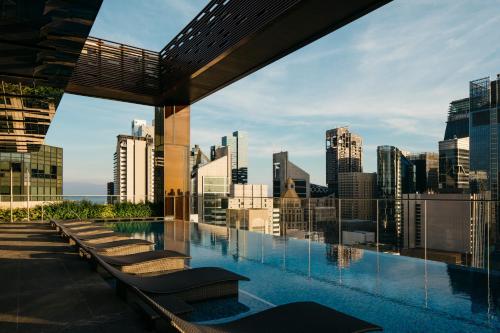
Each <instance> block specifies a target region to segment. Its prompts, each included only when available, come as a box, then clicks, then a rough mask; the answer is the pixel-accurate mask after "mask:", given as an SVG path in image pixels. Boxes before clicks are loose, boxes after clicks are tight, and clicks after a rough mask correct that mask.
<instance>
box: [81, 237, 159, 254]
mask: <svg viewBox="0 0 500 333" xmlns="http://www.w3.org/2000/svg"><path fill="white" fill-rule="evenodd" d="M82 244H83V248H84V250H86V251H87V250H89V249H92V250H94V251H95V252H97V253H98V254H103V255H106V256H123V255H129V254H134V253H140V252H147V251H151V250H153V246H154V244H153V243H151V242H150V241H147V240H144V239H131V238H129V239H122V240H117V241H112V242H108V243H99V244H91V243H87V242H81V243H80V245H82Z"/></svg>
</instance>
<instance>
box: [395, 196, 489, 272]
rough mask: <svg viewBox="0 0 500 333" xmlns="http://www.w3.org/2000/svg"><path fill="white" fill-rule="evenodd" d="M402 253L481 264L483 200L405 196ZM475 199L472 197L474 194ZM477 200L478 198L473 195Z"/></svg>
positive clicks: (455, 262)
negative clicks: (403, 251)
mask: <svg viewBox="0 0 500 333" xmlns="http://www.w3.org/2000/svg"><path fill="white" fill-rule="evenodd" d="M404 197H405V200H403V206H404V209H403V210H404V214H403V220H404V225H405V228H404V245H403V247H404V249H406V250H407V251H408V252H407V253H405V254H409V255H413V256H417V257H419V256H422V257H423V254H424V253H423V249H424V248H426V250H427V258H428V259H431V260H438V261H445V262H448V263H452V264H462V265H470V266H474V267H482V266H483V262H484V250H485V240H486V234H485V230H484V226H485V224H486V223H485V221H486V214H485V213H486V212H485V211H484V207H482V206H483V205H484V204H485V203H484V202H479V201H473V200H471V196H470V195H469V194H408V195H404ZM473 198H475V197H473ZM476 199H477V198H476Z"/></svg>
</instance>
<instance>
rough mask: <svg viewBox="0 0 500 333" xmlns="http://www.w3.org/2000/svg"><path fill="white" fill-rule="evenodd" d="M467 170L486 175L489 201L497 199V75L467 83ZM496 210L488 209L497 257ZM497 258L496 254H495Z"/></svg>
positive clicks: (499, 128)
mask: <svg viewBox="0 0 500 333" xmlns="http://www.w3.org/2000/svg"><path fill="white" fill-rule="evenodd" d="M469 87H470V95H469V99H470V121H469V124H470V126H469V135H470V137H469V141H470V170H471V172H476V173H477V172H480V173H486V175H487V177H488V181H487V182H485V183H486V185H487V191H488V192H489V194H490V195H491V200H495V201H496V200H498V199H499V198H500V196H499V189H500V186H499V178H498V176H499V175H498V172H499V157H498V155H499V154H500V142H499V137H498V136H499V135H498V133H499V131H500V123H499V120H500V119H499V112H500V74H498V75H497V78H496V80H490V78H489V77H487V78H482V79H478V80H475V81H472V82H470V86H469ZM499 212H500V207H499V205H495V207H494V208H493V209H492V230H494V232H492V235H493V237H492V242H494V243H495V244H496V245H495V248H496V251H497V253H500V221H499V220H500V213H499ZM497 255H498V254H497Z"/></svg>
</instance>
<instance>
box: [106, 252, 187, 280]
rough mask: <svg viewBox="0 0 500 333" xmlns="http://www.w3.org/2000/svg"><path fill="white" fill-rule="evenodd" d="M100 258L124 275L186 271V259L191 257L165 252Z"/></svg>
mask: <svg viewBox="0 0 500 333" xmlns="http://www.w3.org/2000/svg"><path fill="white" fill-rule="evenodd" d="M100 258H101V259H102V260H103V261H105V262H106V263H108V264H110V265H112V266H115V267H117V268H118V269H119V270H121V271H122V272H124V273H129V274H147V273H157V272H163V271H169V270H179V269H184V268H185V261H186V259H189V258H191V257H190V256H186V255H183V254H181V253H179V252H175V251H167V250H163V251H148V252H140V253H135V254H130V255H125V256H113V257H110V256H103V255H101V256H100Z"/></svg>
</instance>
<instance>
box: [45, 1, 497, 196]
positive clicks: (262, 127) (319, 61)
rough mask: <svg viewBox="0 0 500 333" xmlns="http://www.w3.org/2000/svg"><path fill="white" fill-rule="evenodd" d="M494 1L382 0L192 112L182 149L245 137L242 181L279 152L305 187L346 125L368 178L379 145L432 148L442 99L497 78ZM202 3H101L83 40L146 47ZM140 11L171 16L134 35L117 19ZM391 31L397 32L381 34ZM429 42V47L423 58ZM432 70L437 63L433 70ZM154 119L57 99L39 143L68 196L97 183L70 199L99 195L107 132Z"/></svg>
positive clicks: (121, 107) (320, 171)
mask: <svg viewBox="0 0 500 333" xmlns="http://www.w3.org/2000/svg"><path fill="white" fill-rule="evenodd" d="M498 3H499V2H498V1H487V2H483V3H481V4H471V3H465V2H451V1H449V2H440V3H439V4H429V3H419V4H415V3H403V2H394V3H391V4H389V5H387V6H385V7H383V8H381V9H380V10H377V11H375V12H374V13H372V15H369V16H366V17H363V18H361V19H360V20H358V21H356V22H353V23H352V24H351V25H349V26H347V27H345V28H343V29H341V30H339V31H338V33H337V34H332V35H330V36H327V37H325V38H323V39H321V40H319V41H318V42H316V43H314V44H312V45H310V46H308V47H306V48H304V49H302V50H299V51H298V52H296V53H294V54H292V55H290V56H288V57H286V58H285V59H282V60H281V61H278V62H277V63H275V64H272V65H271V66H269V67H268V68H265V69H264V70H262V71H261V72H259V73H256V74H253V75H252V76H250V77H248V78H246V79H244V80H242V81H241V82H238V83H236V84H234V85H232V86H230V87H228V88H227V89H225V90H224V91H220V92H218V93H216V94H214V95H213V96H210V97H209V98H207V99H206V100H205V101H202V102H200V103H197V104H195V105H193V107H192V110H193V112H192V125H193V131H192V140H191V146H193V145H194V144H196V143H198V144H200V146H201V148H202V149H203V151H204V152H206V153H207V152H208V147H209V145H210V144H212V143H213V142H216V141H217V140H218V138H219V137H220V136H221V135H224V134H226V133H230V132H232V131H233V130H236V129H238V130H244V131H246V132H248V133H249V162H250V164H249V169H250V170H251V171H250V174H249V176H250V179H249V182H250V183H267V184H269V182H270V180H271V176H272V175H271V173H270V171H269V165H270V163H271V162H270V161H271V159H272V153H273V152H278V151H280V150H283V151H285V150H287V151H289V152H290V153H291V154H293V156H294V157H293V158H294V162H295V163H296V164H297V165H299V166H300V167H301V168H303V169H305V170H307V171H308V172H309V173H310V174H311V182H314V183H319V184H324V183H325V180H324V164H325V161H324V158H325V157H324V150H323V149H324V147H323V140H324V139H323V136H324V131H325V130H327V129H330V128H335V127H339V126H343V125H346V124H349V125H350V128H351V129H352V130H355V131H356V132H358V133H360V135H362V136H363V139H364V157H365V158H364V160H363V165H364V171H366V172H373V171H375V170H376V154H375V149H376V146H378V145H383V144H394V145H396V146H398V147H400V148H401V149H405V150H410V151H415V152H419V151H433V152H437V150H438V146H437V142H438V141H439V140H442V136H443V133H444V128H445V125H446V124H445V120H446V116H447V110H448V104H449V103H450V102H451V101H452V100H456V99H460V98H464V97H467V95H468V82H469V81H471V80H474V79H477V78H480V77H484V76H493V75H495V74H496V73H497V72H498V62H497V61H496V59H498V55H499V51H498V50H496V49H495V48H492V47H491V46H490V44H489V40H491V38H492V37H493V36H494V35H492V34H494V29H491V27H492V26H493V25H494V24H496V23H497V22H498V20H499V18H498V17H490V16H489V14H490V12H491V10H492V9H493V8H495V6H496V5H497V4H498ZM203 4H205V2H204V1H198V2H196V1H195V2H193V3H192V4H191V3H189V4H186V3H185V2H181V1H169V2H168V3H167V2H161V1H152V2H151V3H149V2H148V3H147V4H140V5H137V4H134V9H133V10H132V8H131V7H130V6H129V5H128V4H123V5H122V4H121V3H119V2H117V1H115V2H113V1H109V2H106V3H105V4H104V5H103V8H102V12H101V13H102V16H100V17H99V18H98V20H97V21H96V25H95V26H94V29H93V31H92V33H93V34H95V35H99V36H101V37H103V38H108V39H112V40H117V41H120V42H124V43H131V44H134V45H138V46H143V47H149V48H153V49H155V48H158V47H159V45H160V44H161V43H162V41H163V40H164V39H165V38H166V37H168V36H166V35H168V34H170V35H173V34H174V33H175V32H177V31H178V30H179V29H180V28H181V27H183V26H184V25H185V23H187V21H188V20H189V19H190V18H191V17H192V16H193V15H194V14H195V13H196V11H197V8H199V6H201V5H203ZM150 6H160V7H161V8H165V7H167V8H168V9H169V10H170V11H171V12H173V13H177V14H179V15H172V17H174V19H172V20H169V22H165V20H160V19H159V16H153V17H152V18H150V20H155V23H158V24H157V25H159V26H160V29H153V30H154V33H152V34H150V35H149V36H148V37H147V38H144V39H139V35H135V32H134V31H132V29H131V28H133V27H128V26H125V21H126V20H127V19H130V16H133V17H134V18H135V16H136V15H140V13H141V12H143V11H145V10H147V8H149V7H150ZM146 7H147V8H146ZM430 7H432V8H433V9H435V8H434V7H440V8H441V9H442V10H446V12H447V13H448V17H446V18H443V17H439V10H432V11H431V10H430V9H431V8H430ZM117 12H119V13H123V15H124V18H126V19H123V20H121V19H119V20H116V19H115V20H114V21H113V23H114V25H111V21H110V20H109V17H108V16H110V15H111V13H113V14H115V13H117ZM142 20H144V19H143V18H142ZM156 20H158V22H156ZM137 21H138V22H140V20H139V18H138V19H137ZM454 22H460V24H455V23H454ZM476 22H482V24H480V25H478V24H477V23H476ZM422 26H425V27H426V29H421V27H422ZM419 27H420V28H419ZM395 30H404V31H405V32H406V34H401V35H404V37H400V36H399V35H398V36H395V35H394V34H391V33H389V32H390V31H395ZM116 31H120V34H116V33H115V32H116ZM140 36H144V34H140ZM384 36H385V37H384ZM451 41H453V43H451ZM452 44H453V45H452ZM331 45H337V46H338V47H335V48H332V46H331ZM436 45H440V47H439V48H438V50H439V51H438V52H435V51H434V52H432V54H431V53H430V51H429V50H431V49H434V50H435V49H436ZM479 50H481V51H479ZM426 52H427V53H426ZM445 60H446V61H445ZM435 63H441V64H443V65H442V66H439V68H436V66H435V65H433V64H435ZM463 64H467V65H463ZM389 78H391V79H389ZM287 82H294V84H293V86H291V85H290V84H287ZM354 88H356V89H354ZM315 91H316V92H315ZM365 91H366V92H365ZM360 92H361V93H360ZM311 101H312V103H311ZM367 106H369V107H367ZM228 111H231V113H229V112H228ZM113 112H116V113H113ZM117 114H118V115H120V116H119V117H117V116H116V115H117ZM271 114H273V116H270V115H271ZM376 115H378V117H376ZM152 116H153V110H152V108H149V107H144V106H138V105H132V104H125V103H117V102H111V101H104V100H94V99H88V98H82V97H78V96H71V95H67V96H65V97H64V98H63V100H62V102H61V105H60V107H59V111H58V113H57V115H56V117H55V121H54V123H53V126H51V128H50V130H49V133H48V137H47V144H58V143H60V142H62V146H63V148H64V149H65V181H66V183H65V193H68V194H69V193H70V192H72V191H71V186H70V184H71V183H75V182H76V183H78V182H79V183H86V184H96V186H97V187H94V189H93V190H92V189H89V191H84V190H80V191H76V190H75V192H86V193H91V192H94V193H96V192H95V189H96V188H100V189H101V193H105V186H104V185H103V184H105V182H106V181H108V180H109V179H110V178H111V176H112V170H111V168H109V165H110V164H111V158H110V156H111V155H110V152H112V150H113V146H114V143H113V141H114V139H115V137H116V134H118V133H121V132H125V133H127V132H128V128H129V121H130V120H131V119H133V118H139V119H147V120H148V121H149V120H150V119H151V118H152ZM222 117H225V118H226V120H227V121H224V122H222V121H221V119H222ZM270 128H273V129H274V130H270ZM424 128H425V130H426V133H425V135H424V133H421V132H422V129H424ZM74 133H78V137H77V138H73V136H74V135H72V134H74ZM271 142H274V144H270V143H271ZM90 157H95V160H91V159H90ZM82 167H83V168H84V169H85V170H86V171H88V172H86V173H85V174H86V176H85V178H83V176H82V173H80V172H78V170H80V169H81V168H82ZM80 188H81V187H80Z"/></svg>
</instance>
